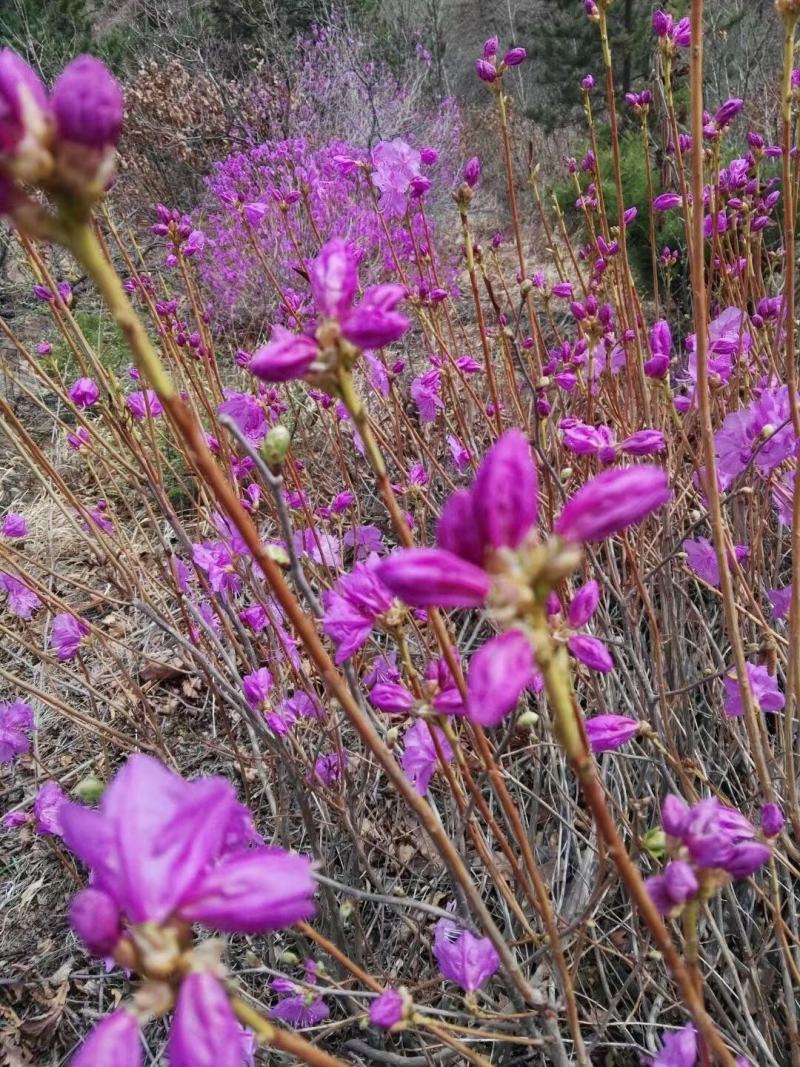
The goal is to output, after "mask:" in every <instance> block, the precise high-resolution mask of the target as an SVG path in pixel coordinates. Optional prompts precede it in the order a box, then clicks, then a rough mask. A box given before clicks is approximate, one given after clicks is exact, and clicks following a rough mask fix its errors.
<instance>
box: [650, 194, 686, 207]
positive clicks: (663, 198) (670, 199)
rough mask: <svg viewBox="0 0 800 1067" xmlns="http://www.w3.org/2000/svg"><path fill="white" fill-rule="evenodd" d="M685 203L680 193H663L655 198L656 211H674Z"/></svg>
mask: <svg viewBox="0 0 800 1067" xmlns="http://www.w3.org/2000/svg"><path fill="white" fill-rule="evenodd" d="M682 204H683V200H682V198H681V195H680V193H661V194H660V195H659V196H657V197H655V199H654V200H653V210H654V211H672V210H673V208H676V207H680V206H681V205H682Z"/></svg>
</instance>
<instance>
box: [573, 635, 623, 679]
mask: <svg viewBox="0 0 800 1067" xmlns="http://www.w3.org/2000/svg"><path fill="white" fill-rule="evenodd" d="M567 648H568V649H569V650H570V652H571V653H572V655H573V656H574V657H575V659H577V660H580V662H581V663H583V664H584V666H586V667H588V668H589V669H590V670H592V671H600V672H602V673H603V674H608V673H609V672H610V671H613V670H614V660H613V659H612V658H611V653H610V652H609V651H608V649H607V648H606V646H605V645H604V644H603V642H602V641H601V640H600V639H599V638H598V637H592V636H591V635H590V634H571V635H570V636H569V637H568V638H567Z"/></svg>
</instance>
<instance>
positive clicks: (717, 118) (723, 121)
mask: <svg viewBox="0 0 800 1067" xmlns="http://www.w3.org/2000/svg"><path fill="white" fill-rule="evenodd" d="M743 107H744V100H739V99H738V98H736V97H734V98H732V99H731V100H726V101H725V103H724V104H723V105H722V106H721V107H720V108H719V109H718V111H717V113H716V114H715V115H714V123H715V125H716V126H717V128H718V129H722V128H723V127H724V126H729V125H730V123H731V122H733V120H734V119H735V118H736V116H737V115H738V114H739V112H740V111H741V110H742V108H743Z"/></svg>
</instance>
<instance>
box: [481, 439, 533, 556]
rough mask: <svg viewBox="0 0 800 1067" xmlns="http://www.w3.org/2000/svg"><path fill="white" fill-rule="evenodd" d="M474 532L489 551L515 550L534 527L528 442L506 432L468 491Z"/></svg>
mask: <svg viewBox="0 0 800 1067" xmlns="http://www.w3.org/2000/svg"><path fill="white" fill-rule="evenodd" d="M472 501H473V504H472V507H473V513H474V516H475V523H476V525H477V528H478V532H479V533H480V536H481V537H482V539H483V541H484V543H485V544H486V545H487V546H489V547H490V548H506V547H507V548H517V547H518V546H519V544H520V542H521V541H522V540H523V539H524V537H525V535H526V534H527V533H528V531H529V530H530V529H531V527H532V526H534V524H535V523H536V515H537V511H538V503H539V502H538V478H537V472H536V464H535V463H534V462H533V457H532V456H531V450H530V445H529V444H528V440H527V438H526V437H525V434H523V433H522V432H521V431H520V430H507V431H506V433H504V434H503V436H502V437H500V438H499V439H498V440H497V441H496V442H495V443H494V444H493V445H492V447H491V448H490V449H489V451H488V452H487V453H486V455H485V456H484V458H483V462H482V463H481V466H480V468H479V470H478V473H477V475H476V477H475V483H474V485H473V487H472Z"/></svg>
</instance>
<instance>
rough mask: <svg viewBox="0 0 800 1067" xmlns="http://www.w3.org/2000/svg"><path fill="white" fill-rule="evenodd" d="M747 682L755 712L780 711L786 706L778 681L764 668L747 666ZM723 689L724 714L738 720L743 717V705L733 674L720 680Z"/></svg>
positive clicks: (754, 665) (750, 664) (752, 665)
mask: <svg viewBox="0 0 800 1067" xmlns="http://www.w3.org/2000/svg"><path fill="white" fill-rule="evenodd" d="M746 666H747V681H748V685H749V687H750V692H751V693H752V694H753V701H754V703H755V706H756V710H760V711H764V712H778V711H781V710H782V709H783V707H784V705H785V704H786V698H785V697H784V695H783V693H782V692H781V691H780V689H779V688H778V680H777V678H775V677H773V676H772V675H771V674H770V673H769V671H768V670H767V668H766V667H761V666H759V665H757V664H754V663H748V664H747V665H746ZM722 684H723V687H724V689H725V706H724V711H725V714H726V715H727V716H728V717H729V718H739V717H740V716H742V715H744V704H743V703H742V697H741V693H740V691H739V682H738V681H737V678H736V675H735V674H728V675H726V676H725V677H724V678H723V679H722Z"/></svg>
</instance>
